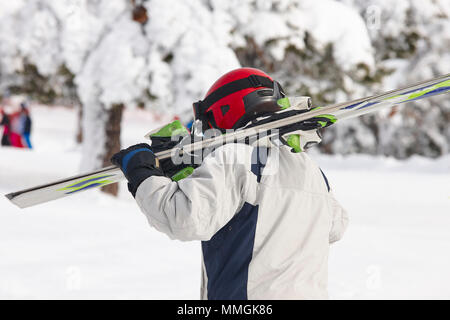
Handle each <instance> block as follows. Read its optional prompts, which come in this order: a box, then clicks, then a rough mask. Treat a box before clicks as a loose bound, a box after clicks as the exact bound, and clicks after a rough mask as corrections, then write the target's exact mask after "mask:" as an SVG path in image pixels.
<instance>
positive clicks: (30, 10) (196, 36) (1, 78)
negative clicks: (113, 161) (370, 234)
mask: <svg viewBox="0 0 450 320" xmlns="http://www.w3.org/2000/svg"><path fill="white" fill-rule="evenodd" d="M449 15H450V2H449V1H447V0H426V1H424V0H396V1H395V2H393V1H388V0H370V1H363V0H340V1H338V0H321V1H317V0H260V1H259V0H239V1H238V0H231V1H219V0H190V1H177V0H148V1H145V0H142V1H139V0H113V1H112V0H28V1H26V0H15V1H10V0H0V95H1V94H3V93H4V92H7V91H9V92H11V93H13V94H23V95H26V96H27V97H29V99H31V100H33V101H38V102H40V103H45V104H50V105H51V104H64V105H71V106H74V107H76V108H79V111H80V112H79V115H80V126H79V128H80V132H79V133H78V135H77V137H78V139H79V142H82V144H83V159H82V163H83V165H82V167H83V169H84V170H89V169H94V168H98V167H101V166H104V165H107V164H109V158H110V156H111V154H112V153H114V152H116V151H117V150H118V149H119V148H120V142H119V141H120V139H119V137H120V123H121V116H122V112H123V108H124V107H125V108H136V107H140V108H146V109H150V110H152V112H157V113H161V114H170V115H173V116H179V117H180V118H181V119H182V120H185V121H188V120H189V118H190V112H191V105H192V102H193V101H197V100H198V99H200V98H202V97H203V96H204V94H205V92H206V91H207V89H208V88H209V87H210V86H211V84H212V83H213V82H214V81H215V80H216V79H217V78H218V77H219V76H220V75H221V74H223V73H225V72H227V71H229V70H231V69H233V68H237V67H239V66H252V67H257V68H261V69H263V70H264V71H266V72H268V73H269V74H271V75H272V76H273V77H274V78H276V79H277V80H278V81H280V82H281V83H282V84H283V86H284V88H285V90H286V91H287V92H288V94H289V95H309V96H311V97H312V98H313V103H314V104H315V105H318V106H320V105H325V104H329V103H334V102H342V101H346V100H350V99H355V98H359V97H364V96H368V95H372V94H374V93H377V92H382V91H386V90H390V89H394V88H397V87H401V86H403V85H406V84H410V83H414V82H417V81H421V80H425V79H428V78H431V77H434V76H437V75H441V74H445V73H448V72H449V70H450V51H449V50H448V49H449V48H450V19H449ZM449 121H450V101H449V99H448V97H446V96H445V95H444V96H440V97H436V98H432V99H426V100H421V101H419V102H418V103H414V102H413V103H410V104H409V105H408V106H406V107H403V108H398V109H396V108H394V109H392V110H384V111H383V112H379V113H376V114H373V115H368V116H364V117H361V118H358V119H353V120H349V121H346V122H342V123H340V124H339V125H337V126H334V127H331V128H329V129H327V130H326V131H325V132H324V140H323V143H322V144H321V145H320V150H321V152H324V153H330V154H334V153H340V154H350V153H367V154H381V155H387V156H394V157H396V158H400V159H404V158H408V157H410V156H411V155H415V154H418V155H424V156H427V157H438V156H441V155H444V154H447V153H449V150H450V126H448V123H449ZM149 129H151V128H149ZM143 134H144V132H143ZM83 137H85V138H84V139H83ZM74 138H75V134H74Z"/></svg>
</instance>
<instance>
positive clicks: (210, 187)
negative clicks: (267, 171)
mask: <svg viewBox="0 0 450 320" xmlns="http://www.w3.org/2000/svg"><path fill="white" fill-rule="evenodd" d="M235 153H236V151H235V149H233V145H225V146H223V147H221V148H218V149H217V150H216V151H215V152H214V153H212V154H210V155H209V156H207V157H206V158H205V160H204V161H203V163H202V165H201V166H200V167H198V168H196V169H195V170H194V172H193V174H192V175H191V176H189V177H187V178H185V179H183V180H180V181H178V182H175V181H172V180H171V179H169V178H167V177H161V176H152V177H149V178H147V179H146V180H145V181H144V182H142V183H141V185H140V186H139V188H138V189H137V192H136V201H137V203H138V205H139V207H140V209H141V211H142V212H143V213H144V214H145V216H146V217H147V219H148V221H149V223H150V225H151V226H153V227H154V228H156V229H157V230H159V231H161V232H163V233H165V234H167V235H168V236H169V237H170V238H172V239H179V240H183V241H188V240H209V239H211V237H212V236H213V235H214V234H215V233H216V232H217V231H218V230H219V229H220V228H222V227H223V226H224V225H225V224H226V223H227V222H228V221H229V220H230V219H231V218H232V217H233V216H234V214H235V213H236V212H237V211H238V209H239V208H240V207H242V205H243V204H244V202H245V201H244V199H245V195H246V190H247V188H248V177H249V174H251V171H249V170H247V168H246V166H245V165H244V164H239V163H237V164H236V163H233V161H230V158H231V157H233V154H235Z"/></svg>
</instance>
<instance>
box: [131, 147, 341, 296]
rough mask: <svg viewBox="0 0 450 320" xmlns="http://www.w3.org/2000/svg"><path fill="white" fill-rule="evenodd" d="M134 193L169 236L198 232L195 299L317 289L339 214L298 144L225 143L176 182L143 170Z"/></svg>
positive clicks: (321, 288)
mask: <svg viewBox="0 0 450 320" xmlns="http://www.w3.org/2000/svg"><path fill="white" fill-rule="evenodd" d="M266 151H268V157H267V152H266ZM136 201H137V203H138V205H139V207H140V208H141V210H142V212H143V213H144V214H145V215H146V217H147V218H148V221H149V223H150V225H152V226H153V227H155V228H156V229H157V230H159V231H161V232H164V233H165V234H167V235H168V236H169V237H170V238H172V239H179V240H183V241H188V240H201V241H202V253H203V270H202V275H203V276H202V288H201V298H202V299H326V298H327V273H328V250H329V244H330V243H332V242H334V241H337V240H339V239H340V238H341V237H342V235H343V233H344V230H345V229H346V226H347V222H348V218H347V214H346V212H345V210H344V209H343V208H342V207H341V206H340V205H339V204H338V202H337V201H336V200H335V199H334V197H333V195H332V193H331V192H330V189H329V186H328V181H327V180H326V177H325V175H323V173H322V172H321V170H320V168H319V167H318V166H317V165H316V164H315V163H314V162H313V161H312V160H311V159H310V157H309V156H308V155H307V154H306V153H304V152H302V153H292V152H290V148H288V147H285V146H283V147H272V148H261V147H260V148H255V147H251V146H248V145H245V144H227V145H225V146H222V147H220V148H218V149H216V151H215V152H213V153H212V154H210V155H208V156H207V157H206V158H205V160H204V162H203V163H202V165H201V166H200V167H198V168H197V169H195V171H194V173H193V174H192V175H191V176H189V177H187V178H185V179H183V180H181V181H179V182H173V181H171V179H169V178H166V177H161V176H152V177H149V178H147V179H146V180H145V181H144V182H143V183H142V184H141V185H140V186H139V188H138V190H137V193H136Z"/></svg>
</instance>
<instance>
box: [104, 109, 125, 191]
mask: <svg viewBox="0 0 450 320" xmlns="http://www.w3.org/2000/svg"><path fill="white" fill-rule="evenodd" d="M123 108H124V106H123V104H116V105H113V106H112V108H111V109H110V110H108V120H107V122H106V125H105V137H106V141H105V153H104V156H103V166H104V167H107V166H110V165H111V162H110V159H111V157H112V156H113V155H114V154H115V153H116V152H119V151H120V123H121V121H122V112H123ZM102 191H103V192H105V193H109V194H112V195H113V196H117V194H118V193H119V185H118V184H117V183H113V184H109V185H107V186H104V187H102Z"/></svg>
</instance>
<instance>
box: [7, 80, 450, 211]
mask: <svg viewBox="0 0 450 320" xmlns="http://www.w3.org/2000/svg"><path fill="white" fill-rule="evenodd" d="M449 91H450V74H447V75H443V76H440V77H437V78H434V79H431V80H427V81H424V82H421V83H417V84H414V85H410V86H407V87H404V88H401V89H396V90H392V91H389V92H386V93H382V94H378V95H374V96H370V97H366V98H362V99H357V100H353V101H350V102H344V103H337V104H332V105H329V106H325V107H320V108H313V109H309V110H302V112H286V113H281V114H274V115H273V116H270V117H268V118H265V119H264V121H262V122H261V124H258V123H257V124H256V125H254V126H252V127H250V128H248V127H247V128H243V129H239V130H236V131H234V132H232V133H227V134H225V135H219V136H217V137H213V138H209V139H203V140H201V141H197V142H193V143H189V144H186V145H184V146H181V145H180V146H176V147H175V148H176V149H177V150H175V151H176V152H177V153H179V154H181V153H186V152H187V153H189V154H191V153H194V152H196V151H199V150H200V151H201V150H204V149H206V148H212V149H213V148H214V147H218V146H220V145H223V144H226V143H233V142H237V141H246V140H248V139H251V138H255V137H257V136H261V135H263V136H264V135H265V136H270V135H271V134H272V133H271V132H273V131H277V130H278V131H281V132H283V134H286V133H289V132H294V131H297V130H299V129H300V130H304V128H305V127H308V126H307V124H308V121H310V120H311V119H315V118H316V119H317V118H323V117H324V116H325V118H328V119H333V121H332V122H329V123H327V126H328V125H331V124H333V123H334V122H336V121H339V120H343V119H347V118H353V117H357V116H360V115H363V114H367V113H370V112H374V111H376V110H379V109H381V108H387V107H392V106H395V105H399V104H403V103H406V102H410V101H414V100H419V99H423V98H428V97H431V96H434V95H438V94H443V93H447V92H449ZM316 129H317V128H314V129H311V130H316ZM173 152H174V150H165V151H162V152H159V153H157V154H156V157H157V158H158V159H160V160H163V159H167V158H169V157H171V155H173ZM123 178H124V176H123V174H122V172H121V171H120V169H119V168H118V167H116V166H110V167H106V168H103V169H100V170H97V171H93V172H89V173H86V174H81V175H77V176H74V177H70V178H66V179H62V180H59V181H55V182H51V183H48V184H44V185H40V186H36V187H33V188H29V189H25V190H21V191H16V192H12V193H9V194H7V195H6V197H7V198H8V199H9V200H10V201H11V202H12V203H14V204H15V205H17V206H18V207H20V208H26V207H31V206H34V205H37V204H40V203H44V202H48V201H51V200H56V199H59V198H62V197H65V196H69V195H72V194H74V193H78V192H81V191H84V190H88V189H92V188H96V187H101V186H105V185H108V184H111V183H115V182H118V181H120V180H122V179H123Z"/></svg>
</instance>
